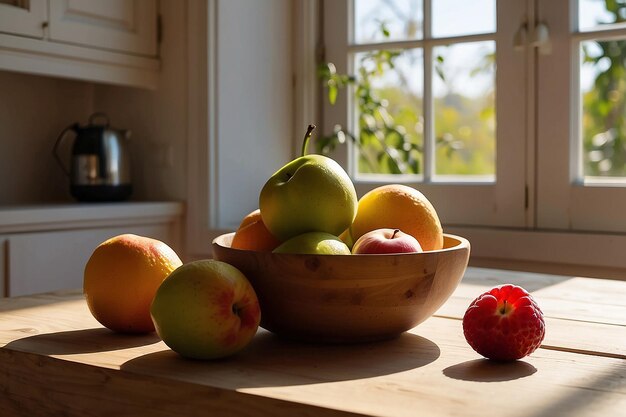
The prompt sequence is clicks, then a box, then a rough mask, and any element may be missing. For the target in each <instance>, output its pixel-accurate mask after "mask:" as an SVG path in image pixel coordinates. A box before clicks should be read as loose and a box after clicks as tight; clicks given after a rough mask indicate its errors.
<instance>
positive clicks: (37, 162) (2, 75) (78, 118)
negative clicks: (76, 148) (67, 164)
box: [0, 71, 94, 205]
mask: <svg viewBox="0 0 626 417" xmlns="http://www.w3.org/2000/svg"><path fill="white" fill-rule="evenodd" d="M93 94H94V91H93V85H92V84H89V83H84V82H79V81H70V80H61V79H55V78H47V77H40V76H35V75H26V74H18V73H12V72H6V71H0V205H12V204H35V203H41V202H55V201H70V200H71V197H70V194H69V181H68V179H67V177H66V176H65V174H64V173H63V171H62V169H61V168H60V167H59V166H58V164H57V163H56V161H55V159H54V158H53V156H52V148H53V146H54V142H55V139H56V137H57V135H58V133H59V132H60V131H61V130H63V128H65V127H66V126H68V125H70V124H72V123H74V122H80V123H83V124H84V123H86V122H87V118H88V116H89V114H90V113H91V112H92V110H93ZM67 144H68V145H69V144H70V143H69V141H68V143H67ZM64 150H65V149H64ZM62 154H64V155H65V152H62ZM68 155H69V154H67V155H66V156H68Z"/></svg>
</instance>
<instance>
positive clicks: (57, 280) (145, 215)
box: [0, 202, 183, 297]
mask: <svg viewBox="0 0 626 417" xmlns="http://www.w3.org/2000/svg"><path fill="white" fill-rule="evenodd" d="M182 212H183V207H182V204H181V203H177V202H162V203H158V202H155V203H114V204H79V205H64V206H48V207H45V206H40V207H30V208H27V207H17V208H3V209H0V233H1V234H0V268H1V269H0V278H1V280H0V284H1V285H0V296H9V297H14V296H19V295H26V294H35V293H42V292H47V291H55V290H63V289H73V288H81V287H82V282H83V271H84V268H85V264H86V262H87V260H88V259H89V256H91V254H92V253H93V251H94V249H95V248H96V246H98V244H100V243H101V242H103V241H105V240H106V239H108V238H110V237H113V236H116V235H120V234H123V233H134V234H138V235H142V236H147V237H152V238H155V239H158V240H161V241H163V242H165V243H166V244H168V245H169V246H170V247H172V249H174V251H176V252H177V253H181V252H182V251H181V249H180V217H181V215H182Z"/></svg>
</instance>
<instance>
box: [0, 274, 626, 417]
mask: <svg viewBox="0 0 626 417" xmlns="http://www.w3.org/2000/svg"><path fill="white" fill-rule="evenodd" d="M583 284H585V283H583ZM564 285H565V281H564ZM576 285H580V283H576ZM585 285H586V284H585ZM465 290H466V289H463V288H460V289H459V292H461V293H463V292H464V291H465ZM572 294H575V292H572ZM462 299H463V298H462V297H461V298H452V299H450V300H449V301H448V303H446V306H448V305H451V307H450V308H452V309H455V308H457V309H458V307H454V306H455V305H456V304H457V303H459V300H462ZM547 300H548V301H547V303H550V302H551V301H550V300H552V298H547ZM572 323H577V325H578V326H579V327H577V328H572V327H571V325H572ZM606 326H608V327H610V328H617V327H620V326H616V325H606ZM550 328H552V329H553V331H554V332H555V333H554V334H555V335H558V334H561V336H559V337H557V338H556V339H555V340H554V341H553V342H554V346H549V347H550V348H549V349H539V350H538V351H536V352H535V353H534V354H532V355H531V356H530V357H528V358H526V359H525V360H523V361H517V362H514V363H511V364H494V363H492V362H490V361H487V360H483V359H481V358H480V357H479V355H478V354H476V353H475V352H474V351H472V350H471V348H470V347H469V346H468V345H467V343H466V342H465V340H464V338H463V334H462V330H461V323H460V321H459V320H458V319H447V318H441V317H432V318H430V319H428V320H426V321H425V322H424V323H422V324H420V325H419V326H417V327H416V328H414V329H412V330H411V331H410V332H407V333H404V334H402V335H401V336H400V337H398V338H396V339H393V340H388V341H385V342H378V343H365V344H357V345H316V344H305V343H300V342H295V341H286V340H283V339H281V338H279V337H277V336H275V335H273V334H271V333H269V332H267V331H263V330H261V331H260V332H259V333H258V334H257V335H256V336H255V338H254V339H253V340H252V342H251V344H250V345H249V346H248V347H247V348H246V349H245V350H244V351H243V352H241V353H240V354H238V355H236V356H234V357H232V358H228V359H225V360H219V361H208V362H200V361H190V360H185V359H182V358H181V357H179V356H178V355H177V354H175V353H174V352H172V351H170V350H169V349H168V348H167V347H166V346H165V345H164V344H163V343H162V342H161V341H159V340H158V338H157V337H156V336H155V335H154V334H152V335H144V336H127V335H118V334H115V333H112V332H110V331H108V330H106V329H103V328H102V327H101V326H99V325H98V323H97V322H96V321H95V320H94V319H93V318H92V317H91V315H90V314H89V311H88V309H87V307H86V305H85V303H84V301H83V299H82V296H81V295H80V293H63V294H47V295H41V296H37V297H26V298H17V299H9V300H4V301H2V302H0V346H1V348H0V415H2V416H3V417H4V416H10V415H60V414H62V415H67V416H100V415H145V414H151V415H156V416H160V415H228V416H250V415H260V416H265V415H267V416H270V415H271V416H294V415H311V416H313V415H315V416H317V415H320V416H326V415H328V416H335V415H337V416H341V415H364V416H380V417H382V416H415V415H416V414H417V415H429V416H470V417H471V416H487V417H490V416H501V415H502V410H506V415H507V417H534V416H537V417H539V416H574V417H582V416H598V415H620V413H623V410H624V409H626V378H625V375H626V360H624V359H623V358H615V357H606V356H597V355H594V354H591V353H587V354H579V353H577V352H576V351H572V352H570V351H562V350H559V349H561V348H562V346H561V345H560V344H559V338H562V337H564V336H563V335H564V334H569V336H568V337H569V339H568V343H571V345H572V346H574V348H573V349H580V350H589V346H587V345H586V343H590V341H589V339H592V338H600V339H602V338H603V337H604V338H605V339H604V341H605V343H607V344H615V343H617V344H618V345H620V344H623V343H620V340H618V339H615V338H610V337H609V338H607V336H606V335H607V334H608V333H606V329H605V327H602V326H601V324H598V323H592V322H588V321H572V320H566V319H553V321H551V322H549V325H548V329H549V330H550ZM589 332H591V333H589ZM548 334H549V333H548ZM589 335H591V337H590V336H589ZM547 340H548V339H547ZM565 348H566V350H567V349H570V347H568V346H565ZM554 349H557V350H554Z"/></svg>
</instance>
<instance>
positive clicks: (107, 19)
mask: <svg viewBox="0 0 626 417" xmlns="http://www.w3.org/2000/svg"><path fill="white" fill-rule="evenodd" d="M156 16H157V8H156V2H155V1H145V0H106V1H102V0H52V1H51V2H50V23H49V30H50V39H51V40H53V41H57V42H66V43H69V44H79V45H88V46H92V47H96V48H102V49H110V50H114V51H123V52H128V53H132V54H139V55H147V56H156V54H157V20H156Z"/></svg>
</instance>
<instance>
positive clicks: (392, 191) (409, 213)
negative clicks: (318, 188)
mask: <svg viewBox="0 0 626 417" xmlns="http://www.w3.org/2000/svg"><path fill="white" fill-rule="evenodd" d="M383 228H391V229H400V230H402V231H403V232H404V233H408V234H410V235H411V236H413V237H414V238H415V239H417V241H418V242H419V243H420V245H421V247H422V249H423V250H425V251H429V250H437V249H441V248H442V247H443V229H442V227H441V223H440V222H439V217H438V216H437V212H436V211H435V208H434V207H433V205H432V204H431V203H430V201H428V199H427V198H426V197H425V196H424V194H422V193H421V192H419V191H418V190H416V189H414V188H412V187H409V186H406V185H401V184H388V185H383V186H380V187H377V188H374V189H373V190H371V191H369V192H368V193H366V194H365V195H364V196H363V197H361V199H360V200H359V204H358V211H357V215H356V218H355V219H354V222H353V223H352V226H351V227H350V233H351V237H352V240H353V241H354V242H356V241H357V240H358V239H359V238H360V237H361V236H363V235H364V234H365V233H367V232H369V231H371V230H375V229H383Z"/></svg>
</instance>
